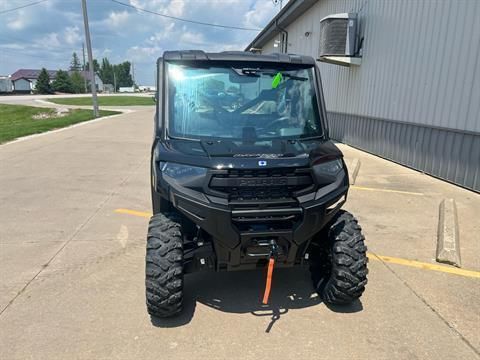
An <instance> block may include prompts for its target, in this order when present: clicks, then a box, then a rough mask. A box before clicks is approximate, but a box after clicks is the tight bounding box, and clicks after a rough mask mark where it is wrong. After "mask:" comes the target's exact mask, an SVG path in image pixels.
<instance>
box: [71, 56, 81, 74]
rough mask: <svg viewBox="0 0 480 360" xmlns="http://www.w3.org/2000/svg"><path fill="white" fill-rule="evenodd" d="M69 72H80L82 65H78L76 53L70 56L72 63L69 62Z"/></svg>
mask: <svg viewBox="0 0 480 360" xmlns="http://www.w3.org/2000/svg"><path fill="white" fill-rule="evenodd" d="M70 70H72V71H80V70H82V65H81V64H80V60H79V59H78V56H77V53H76V52H74V53H73V54H72V61H70Z"/></svg>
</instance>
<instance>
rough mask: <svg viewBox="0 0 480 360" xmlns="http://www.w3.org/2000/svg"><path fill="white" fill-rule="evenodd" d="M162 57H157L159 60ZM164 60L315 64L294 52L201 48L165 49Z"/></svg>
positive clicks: (308, 58) (313, 61)
mask: <svg viewBox="0 0 480 360" xmlns="http://www.w3.org/2000/svg"><path fill="white" fill-rule="evenodd" d="M161 59H162V58H160V59H159V61H161ZM163 60H165V61H235V62H243V61H250V62H266V63H283V64H304V65H315V60H314V59H313V58H312V57H311V56H305V55H296V54H278V53H275V54H254V53H251V52H247V51H223V52H218V53H207V52H205V51H202V50H181V51H165V52H164V53H163Z"/></svg>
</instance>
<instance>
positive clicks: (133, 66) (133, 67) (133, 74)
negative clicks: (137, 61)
mask: <svg viewBox="0 0 480 360" xmlns="http://www.w3.org/2000/svg"><path fill="white" fill-rule="evenodd" d="M132 81H133V87H134V88H135V65H133V61H132Z"/></svg>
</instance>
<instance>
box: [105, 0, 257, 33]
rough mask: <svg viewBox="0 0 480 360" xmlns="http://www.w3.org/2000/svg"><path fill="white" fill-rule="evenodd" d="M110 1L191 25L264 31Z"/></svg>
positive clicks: (114, 0) (115, 0)
mask: <svg viewBox="0 0 480 360" xmlns="http://www.w3.org/2000/svg"><path fill="white" fill-rule="evenodd" d="M110 1H111V2H114V3H116V4H119V5H123V6H126V7H129V8H132V9H135V10H138V11H143V12H146V13H149V14H153V15H158V16H162V17H165V18H168V19H172V20H177V21H183V22H187V23H191V24H197V25H205V26H212V27H218V28H223V29H234V30H246V31H262V29H257V28H246V27H240V26H229V25H220V24H212V23H208V22H203V21H196V20H189V19H183V18H179V17H175V16H171V15H166V14H161V13H158V12H155V11H152V10H147V9H142V8H139V7H136V6H134V5H130V4H126V3H123V2H121V1H117V0H110Z"/></svg>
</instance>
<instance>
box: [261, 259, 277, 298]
mask: <svg viewBox="0 0 480 360" xmlns="http://www.w3.org/2000/svg"><path fill="white" fill-rule="evenodd" d="M274 264H275V259H274V258H273V257H272V258H270V260H269V261H268V271H267V283H266V284H265V292H264V294H263V301H262V302H263V304H268V298H269V296H270V288H271V287H272V274H273V265H274Z"/></svg>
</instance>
